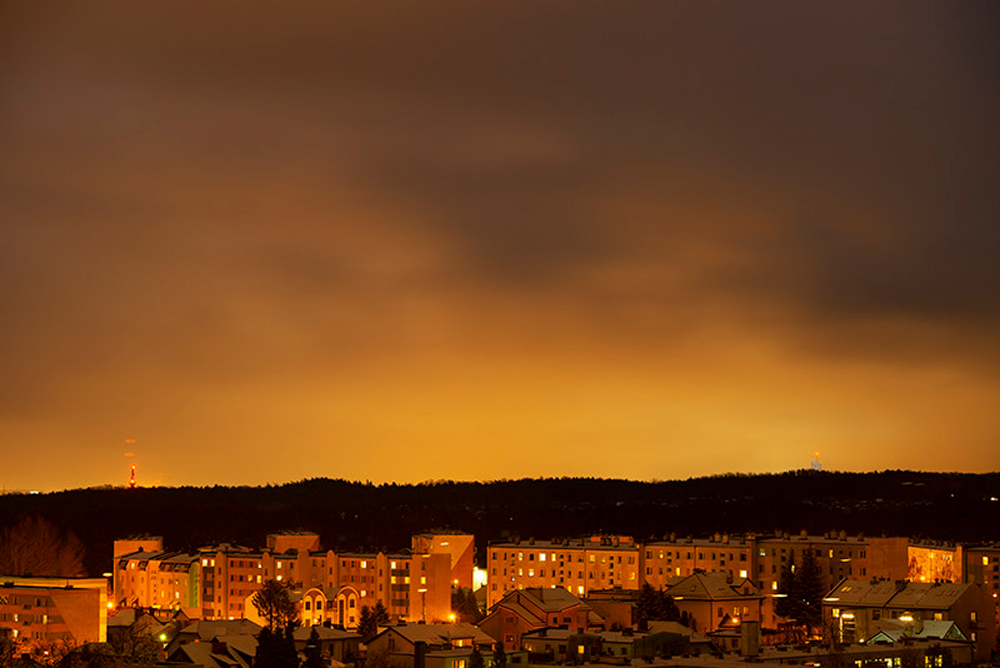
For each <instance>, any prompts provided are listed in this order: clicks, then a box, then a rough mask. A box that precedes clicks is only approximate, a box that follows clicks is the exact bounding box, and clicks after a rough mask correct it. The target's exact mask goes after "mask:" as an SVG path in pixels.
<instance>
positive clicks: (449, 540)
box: [410, 532, 476, 589]
mask: <svg viewBox="0 0 1000 668" xmlns="http://www.w3.org/2000/svg"><path fill="white" fill-rule="evenodd" d="M410 551H411V552H413V553H415V554H447V555H449V557H450V558H451V584H452V585H454V586H456V587H466V588H468V589H472V587H473V582H472V572H473V570H474V568H475V566H476V537H475V536H473V535H472V534H468V533H459V532H444V533H418V534H415V535H414V536H413V537H412V539H411V541H410Z"/></svg>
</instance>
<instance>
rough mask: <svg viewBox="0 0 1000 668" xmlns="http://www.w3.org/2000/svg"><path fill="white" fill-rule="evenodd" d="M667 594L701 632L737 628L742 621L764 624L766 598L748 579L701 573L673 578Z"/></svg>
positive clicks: (695, 628) (722, 574)
mask: <svg viewBox="0 0 1000 668" xmlns="http://www.w3.org/2000/svg"><path fill="white" fill-rule="evenodd" d="M666 594H667V595H668V596H670V597H671V598H673V599H674V604H675V605H677V608H678V609H679V610H680V611H681V612H682V613H685V612H686V613H687V615H688V618H689V619H690V620H691V624H692V627H693V628H694V630H696V631H699V632H701V633H705V634H709V633H711V632H713V631H717V630H720V629H731V628H733V627H734V626H735V627H738V626H739V624H740V622H741V621H754V622H761V623H762V624H763V621H764V620H763V618H764V616H765V614H764V600H765V598H767V597H765V596H764V595H763V594H762V593H761V592H760V590H759V589H758V588H757V586H756V585H755V584H754V583H753V581H752V580H749V579H747V578H734V577H732V576H730V575H728V574H727V573H706V572H703V571H698V572H696V573H693V574H692V575H689V576H687V577H681V578H674V579H672V580H671V581H670V583H669V585H668V587H667V589H666Z"/></svg>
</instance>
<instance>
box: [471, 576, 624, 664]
mask: <svg viewBox="0 0 1000 668" xmlns="http://www.w3.org/2000/svg"><path fill="white" fill-rule="evenodd" d="M603 624H604V619H603V618H602V617H600V615H598V614H597V613H596V612H594V610H593V608H591V607H590V606H589V605H587V604H586V603H585V602H583V601H582V600H580V599H579V598H577V597H576V596H574V595H573V594H571V593H569V592H568V591H567V590H565V589H563V588H562V587H553V588H550V589H545V588H532V589H517V590H513V591H510V592H507V595H506V596H504V597H503V598H502V599H500V601H499V602H498V603H497V604H496V605H495V606H493V610H492V611H490V614H488V615H487V616H486V617H485V618H484V619H483V620H482V621H481V622H479V628H481V629H482V630H483V631H485V632H486V633H488V634H490V636H492V637H493V638H495V639H496V640H497V641H499V642H502V643H503V646H504V649H520V647H521V634H523V633H525V632H527V631H531V630H534V629H542V628H562V629H569V630H571V631H575V632H577V633H580V632H583V631H586V630H588V629H600V628H602V626H603Z"/></svg>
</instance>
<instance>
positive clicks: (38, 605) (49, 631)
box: [0, 576, 108, 644]
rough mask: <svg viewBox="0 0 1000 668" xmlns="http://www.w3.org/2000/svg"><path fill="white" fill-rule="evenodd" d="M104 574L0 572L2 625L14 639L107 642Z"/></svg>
mask: <svg viewBox="0 0 1000 668" xmlns="http://www.w3.org/2000/svg"><path fill="white" fill-rule="evenodd" d="M107 612H108V608H107V581H106V580H105V579H104V578H49V577H13V576H0V627H4V628H7V629H10V630H11V635H12V636H13V638H14V639H15V640H18V641H21V642H27V643H31V642H33V641H41V642H51V641H56V640H60V641H67V642H72V643H79V644H83V643H89V642H105V641H106V639H107V628H108V615H107Z"/></svg>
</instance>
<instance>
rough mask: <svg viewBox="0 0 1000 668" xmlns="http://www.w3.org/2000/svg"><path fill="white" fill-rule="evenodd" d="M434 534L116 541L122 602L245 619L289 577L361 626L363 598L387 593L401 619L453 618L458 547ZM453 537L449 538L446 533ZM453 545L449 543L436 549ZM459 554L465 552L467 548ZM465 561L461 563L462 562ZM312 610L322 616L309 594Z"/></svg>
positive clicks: (371, 601) (327, 612) (340, 619)
mask: <svg viewBox="0 0 1000 668" xmlns="http://www.w3.org/2000/svg"><path fill="white" fill-rule="evenodd" d="M441 542H442V541H440V540H435V539H432V540H430V541H429V542H427V543H423V542H421V541H414V544H419V545H425V546H427V547H429V548H430V549H431V552H426V553H416V552H412V551H408V552H402V553H398V554H384V553H381V552H380V553H371V554H361V553H354V552H344V553H337V552H334V551H333V550H326V551H323V550H321V549H320V542H319V536H318V535H317V534H315V533H310V532H283V533H280V534H271V535H269V536H268V537H267V548H266V549H264V550H253V549H251V548H248V547H244V546H241V545H233V544H229V543H221V544H218V545H211V546H206V547H203V548H201V549H199V550H198V552H197V553H195V554H184V553H178V552H167V551H164V550H163V549H162V548H163V541H162V539H161V538H158V537H154V538H146V539H125V540H122V541H116V542H115V556H116V558H115V567H114V588H115V595H114V600H115V602H116V604H117V605H118V606H127V607H149V608H165V609H178V610H183V611H184V612H185V614H187V615H188V616H189V617H192V618H201V619H207V620H210V619H240V618H244V617H246V616H248V607H247V606H248V605H250V606H252V603H250V601H251V599H252V596H253V594H254V593H255V592H257V590H259V589H260V587H261V585H262V584H263V582H264V581H265V580H269V579H275V580H278V581H281V582H287V583H290V584H291V585H292V587H293V588H294V589H296V590H298V589H307V590H308V589H315V590H316V591H322V592H325V593H324V595H323V609H322V614H323V617H324V618H325V619H329V620H336V621H335V622H334V623H341V624H344V625H345V626H348V627H351V628H353V627H354V626H356V625H357V621H358V619H360V608H361V607H362V606H365V605H367V606H369V607H372V606H374V605H375V603H376V601H381V602H382V604H383V605H384V606H385V607H386V609H387V610H388V611H389V615H390V617H392V618H393V619H402V620H408V621H414V622H416V621H447V620H448V619H449V617H450V614H451V586H452V582H453V581H454V580H455V579H456V577H455V576H456V568H455V564H454V563H453V552H452V551H450V550H448V549H446V548H448V546H447V545H440V543H441ZM443 542H448V541H443ZM439 548H445V549H442V550H441V551H434V550H436V549H439ZM459 556H460V558H459V560H458V562H459V563H460V564H461V563H468V564H469V573H468V576H467V577H466V576H464V575H463V576H462V577H460V578H459V579H460V580H462V581H471V579H472V573H471V561H469V560H467V559H465V560H463V558H462V555H461V551H460V554H459ZM461 567H462V566H460V568H461ZM307 602H308V603H309V605H310V610H309V613H310V614H309V615H303V618H306V617H310V618H317V617H318V615H317V611H316V608H315V607H314V605H315V604H314V602H313V601H312V600H310V599H309V598H308V597H306V599H304V600H303V601H302V605H303V610H302V611H300V612H302V613H304V612H305V610H304V606H305V604H306V603H307Z"/></svg>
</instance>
